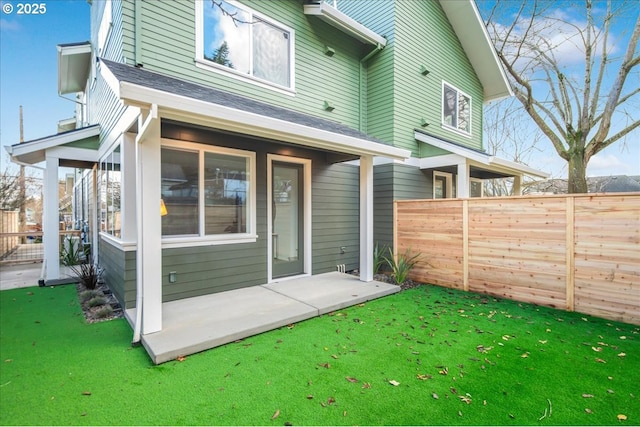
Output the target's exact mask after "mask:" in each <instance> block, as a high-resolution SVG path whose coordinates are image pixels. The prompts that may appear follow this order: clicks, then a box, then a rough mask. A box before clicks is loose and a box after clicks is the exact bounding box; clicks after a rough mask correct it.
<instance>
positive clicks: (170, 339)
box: [126, 272, 400, 364]
mask: <svg viewBox="0 0 640 427" xmlns="http://www.w3.org/2000/svg"><path fill="white" fill-rule="evenodd" d="M399 291H400V287H399V286H394V285H389V284H387V283H382V282H368V283H365V282H361V281H360V280H359V279H358V278H357V277H355V276H351V275H348V274H343V273H337V272H335V273H327V274H320V275H316V276H311V277H303V278H296V279H291V280H284V281H281V282H278V283H271V284H269V285H262V286H252V287H249V288H243V289H237V290H233V291H227V292H220V293H217V294H211V295H204V296H200V297H194V298H187V299H182V300H178V301H172V302H168V303H164V304H163V305H162V322H163V326H162V328H163V329H162V331H160V332H157V333H154V334H147V335H143V336H142V344H143V345H144V347H145V349H146V350H147V352H148V353H149V356H150V357H151V360H152V361H153V362H154V363H155V364H160V363H163V362H167V361H169V360H173V359H176V358H177V357H179V356H187V355H189V354H193V353H197V352H200V351H204V350H208V349H211V348H214V347H217V346H220V345H223V344H228V343H230V342H233V341H236V340H239V339H243V338H247V337H250V336H252V335H256V334H259V333H262V332H266V331H270V330H273V329H277V328H279V327H282V326H286V325H289V324H291V323H296V322H300V321H302V320H306V319H310V318H312V317H316V316H319V315H321V314H325V313H329V312H331V311H334V310H338V309H341V308H344V307H348V306H351V305H355V304H359V303H362V302H365V301H369V300H372V299H375V298H380V297H383V296H386V295H390V294H392V293H396V292H399ZM126 316H127V318H128V319H129V321H130V322H131V320H132V319H134V318H135V309H129V310H127V312H126Z"/></svg>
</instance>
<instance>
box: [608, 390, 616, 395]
mask: <svg viewBox="0 0 640 427" xmlns="http://www.w3.org/2000/svg"><path fill="white" fill-rule="evenodd" d="M607 393H609V394H613V393H615V391H613V390H611V389H608V390H607Z"/></svg>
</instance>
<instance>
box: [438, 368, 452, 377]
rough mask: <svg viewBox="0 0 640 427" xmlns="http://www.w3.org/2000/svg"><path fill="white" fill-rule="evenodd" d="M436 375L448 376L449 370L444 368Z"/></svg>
mask: <svg viewBox="0 0 640 427" xmlns="http://www.w3.org/2000/svg"><path fill="white" fill-rule="evenodd" d="M438 373H439V374H440V375H448V374H449V368H447V367H446V366H445V367H444V369H441V370H439V371H438Z"/></svg>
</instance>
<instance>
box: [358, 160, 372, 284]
mask: <svg viewBox="0 0 640 427" xmlns="http://www.w3.org/2000/svg"><path fill="white" fill-rule="evenodd" d="M360 280H361V281H363V282H371V281H372V280H373V156H362V157H360Z"/></svg>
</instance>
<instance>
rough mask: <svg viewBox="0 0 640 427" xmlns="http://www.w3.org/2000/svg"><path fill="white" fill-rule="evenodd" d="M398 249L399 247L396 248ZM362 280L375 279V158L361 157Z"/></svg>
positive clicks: (369, 280)
mask: <svg viewBox="0 0 640 427" xmlns="http://www.w3.org/2000/svg"><path fill="white" fill-rule="evenodd" d="M396 249H397V248H396ZM360 280H361V281H363V282H371V281H372V280H373V158H372V157H371V156H362V157H360Z"/></svg>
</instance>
